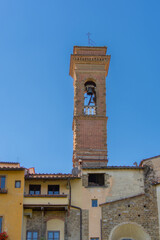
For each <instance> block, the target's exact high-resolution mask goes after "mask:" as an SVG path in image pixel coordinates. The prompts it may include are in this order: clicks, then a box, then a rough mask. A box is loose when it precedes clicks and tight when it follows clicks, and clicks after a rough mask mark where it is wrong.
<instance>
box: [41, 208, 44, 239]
mask: <svg viewBox="0 0 160 240" xmlns="http://www.w3.org/2000/svg"><path fill="white" fill-rule="evenodd" d="M41 213H42V218H41V229H42V232H41V237H44V224H43V223H44V207H41Z"/></svg>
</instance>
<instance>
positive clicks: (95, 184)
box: [88, 173, 105, 187]
mask: <svg viewBox="0 0 160 240" xmlns="http://www.w3.org/2000/svg"><path fill="white" fill-rule="evenodd" d="M100 176H101V177H103V179H100ZM91 178H93V180H94V178H95V181H93V180H92V181H91ZM101 181H102V183H98V182H101ZM88 187H105V173H89V174H88Z"/></svg>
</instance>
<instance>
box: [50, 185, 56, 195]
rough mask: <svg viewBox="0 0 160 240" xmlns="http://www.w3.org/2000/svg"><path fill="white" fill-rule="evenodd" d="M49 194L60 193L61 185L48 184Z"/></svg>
mask: <svg viewBox="0 0 160 240" xmlns="http://www.w3.org/2000/svg"><path fill="white" fill-rule="evenodd" d="M48 194H51V195H53V194H59V185H48Z"/></svg>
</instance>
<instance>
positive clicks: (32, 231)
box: [26, 230, 39, 240]
mask: <svg viewBox="0 0 160 240" xmlns="http://www.w3.org/2000/svg"><path fill="white" fill-rule="evenodd" d="M29 232H31V234H32V236H31V239H28V236H27V235H28V233H29ZM35 232H36V233H37V239H33V233H35ZM38 238H39V234H38V231H37V230H27V233H26V240H38Z"/></svg>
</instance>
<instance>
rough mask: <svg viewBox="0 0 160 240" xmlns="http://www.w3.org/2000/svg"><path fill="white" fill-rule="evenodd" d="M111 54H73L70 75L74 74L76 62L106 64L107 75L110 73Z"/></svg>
mask: <svg viewBox="0 0 160 240" xmlns="http://www.w3.org/2000/svg"><path fill="white" fill-rule="evenodd" d="M110 58H111V56H110V55H107V56H88V55H75V54H72V55H71V61H70V72H69V74H70V76H71V77H73V76H74V74H73V73H74V69H75V64H77V63H79V64H99V65H105V70H106V76H107V74H108V68H109V62H110Z"/></svg>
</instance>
